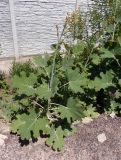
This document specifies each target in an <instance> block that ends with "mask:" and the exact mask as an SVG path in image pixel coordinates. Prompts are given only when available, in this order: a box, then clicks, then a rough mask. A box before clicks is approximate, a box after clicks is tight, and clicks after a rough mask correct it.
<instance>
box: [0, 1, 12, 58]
mask: <svg viewBox="0 0 121 160" xmlns="http://www.w3.org/2000/svg"><path fill="white" fill-rule="evenodd" d="M12 37H13V36H12V29H11V18H10V10H9V0H0V54H2V55H4V56H5V57H6V56H13V53H14V49H13V38H12Z"/></svg>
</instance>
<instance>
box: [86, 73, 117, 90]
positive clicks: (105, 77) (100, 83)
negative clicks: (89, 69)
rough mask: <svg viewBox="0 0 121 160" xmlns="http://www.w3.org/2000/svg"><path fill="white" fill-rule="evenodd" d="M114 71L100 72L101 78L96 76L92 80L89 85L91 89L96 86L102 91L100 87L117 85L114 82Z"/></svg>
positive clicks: (96, 88)
mask: <svg viewBox="0 0 121 160" xmlns="http://www.w3.org/2000/svg"><path fill="white" fill-rule="evenodd" d="M113 78H114V73H113V72H112V71H107V72H106V73H105V74H104V73H103V72H101V73H100V78H99V77H96V78H95V79H94V80H93V81H92V80H90V82H89V84H88V87H89V88H90V89H93V88H95V90H96V91H100V89H106V88H108V87H111V86H115V84H114V83H113Z"/></svg>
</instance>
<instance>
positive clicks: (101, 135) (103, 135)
mask: <svg viewBox="0 0 121 160" xmlns="http://www.w3.org/2000/svg"><path fill="white" fill-rule="evenodd" d="M97 139H98V141H99V142H100V143H104V142H105V141H106V140H107V138H106V135H105V133H102V134H99V135H98V136H97Z"/></svg>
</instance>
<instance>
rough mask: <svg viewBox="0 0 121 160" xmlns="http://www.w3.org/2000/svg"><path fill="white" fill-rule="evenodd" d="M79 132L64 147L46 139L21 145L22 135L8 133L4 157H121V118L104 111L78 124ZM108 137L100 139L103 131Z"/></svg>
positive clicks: (69, 159) (89, 159) (65, 159)
mask: <svg viewBox="0 0 121 160" xmlns="http://www.w3.org/2000/svg"><path fill="white" fill-rule="evenodd" d="M76 127H77V130H78V131H77V133H76V134H75V135H73V136H71V137H68V138H66V139H65V147H64V149H63V151H61V152H56V151H53V150H51V149H50V148H49V147H47V146H45V144H44V139H39V140H38V141H37V142H36V143H32V142H30V144H29V145H27V146H21V145H20V143H19V141H18V137H17V136H15V135H10V134H8V133H7V135H8V139H7V140H6V141H5V145H4V146H1V147H0V160H121V118H119V117H116V118H114V119H113V118H111V117H106V116H104V115H101V116H100V117H99V118H98V119H95V120H94V121H93V122H91V123H89V124H82V123H79V124H77V125H76ZM102 133H104V134H105V135H106V138H107V140H106V141H105V142H103V143H100V142H99V141H98V139H97V136H98V135H99V134H102Z"/></svg>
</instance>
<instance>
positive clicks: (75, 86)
mask: <svg viewBox="0 0 121 160" xmlns="http://www.w3.org/2000/svg"><path fill="white" fill-rule="evenodd" d="M67 77H68V81H69V89H71V90H72V91H73V92H75V93H77V92H83V89H82V88H83V87H85V86H87V84H88V79H87V78H86V74H85V73H82V74H80V73H79V71H78V69H76V70H72V69H69V70H68V71H67ZM81 87H82V88H81Z"/></svg>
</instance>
